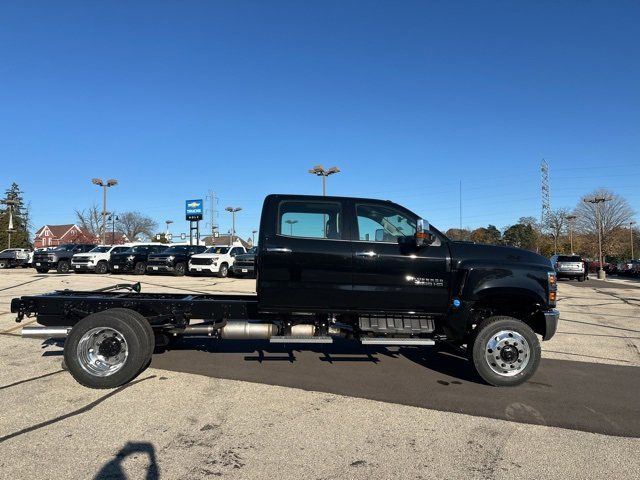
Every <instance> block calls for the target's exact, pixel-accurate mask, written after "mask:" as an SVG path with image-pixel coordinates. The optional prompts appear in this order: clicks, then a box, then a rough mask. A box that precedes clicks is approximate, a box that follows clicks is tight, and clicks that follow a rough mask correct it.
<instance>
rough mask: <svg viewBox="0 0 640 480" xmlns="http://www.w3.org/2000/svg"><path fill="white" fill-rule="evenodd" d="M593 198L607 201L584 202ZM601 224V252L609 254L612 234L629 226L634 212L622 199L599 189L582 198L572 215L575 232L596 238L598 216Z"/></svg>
mask: <svg viewBox="0 0 640 480" xmlns="http://www.w3.org/2000/svg"><path fill="white" fill-rule="evenodd" d="M594 197H603V198H606V199H608V200H607V201H606V202H602V203H597V204H594V203H589V202H587V201H586V200H589V199H592V198H594ZM597 209H599V210H600V219H601V222H602V250H603V251H604V252H605V253H610V250H611V249H610V247H611V242H612V240H613V233H614V232H615V231H616V230H617V229H619V228H621V227H623V226H626V225H628V224H629V221H630V220H631V219H632V218H633V215H634V211H633V209H632V208H631V206H630V205H629V203H628V202H627V200H626V199H625V198H624V197H621V196H620V195H618V194H616V193H613V192H611V191H609V190H607V189H604V188H601V189H599V190H595V191H593V192H591V193H589V194H587V195H585V196H583V197H582V199H581V200H580V203H578V205H577V206H576V209H575V210H574V212H573V214H574V215H575V216H576V223H575V225H576V230H578V231H579V232H581V233H584V234H589V235H593V236H597V234H598V214H597Z"/></svg>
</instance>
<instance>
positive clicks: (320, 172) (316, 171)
mask: <svg viewBox="0 0 640 480" xmlns="http://www.w3.org/2000/svg"><path fill="white" fill-rule="evenodd" d="M309 173H310V174H311V175H317V176H318V177H322V196H323V197H326V196H327V177H328V176H329V175H333V174H335V173H340V169H339V168H338V167H331V168H330V169H328V170H325V169H324V167H323V166H322V165H316V166H315V167H313V168H312V169H311V170H309Z"/></svg>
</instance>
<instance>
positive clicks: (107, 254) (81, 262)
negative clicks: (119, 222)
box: [71, 243, 131, 274]
mask: <svg viewBox="0 0 640 480" xmlns="http://www.w3.org/2000/svg"><path fill="white" fill-rule="evenodd" d="M129 248H131V244H128V243H127V244H124V245H98V246H97V247H95V248H93V249H91V250H89V251H88V252H85V253H76V254H75V255H74V256H73V257H71V270H73V271H74V272H78V273H80V272H96V273H103V274H104V273H107V272H108V271H109V260H110V259H111V254H112V253H120V252H124V251H125V250H128V249H129Z"/></svg>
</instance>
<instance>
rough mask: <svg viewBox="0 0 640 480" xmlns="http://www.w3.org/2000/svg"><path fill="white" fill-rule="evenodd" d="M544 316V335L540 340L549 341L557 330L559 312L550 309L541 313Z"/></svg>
mask: <svg viewBox="0 0 640 480" xmlns="http://www.w3.org/2000/svg"><path fill="white" fill-rule="evenodd" d="M542 314H543V316H544V335H543V336H542V340H550V339H551V338H552V337H553V336H554V335H555V334H556V330H558V320H560V312H559V311H558V310H556V309H555V308H554V309H551V310H545V311H544V312H542Z"/></svg>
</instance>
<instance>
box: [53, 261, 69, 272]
mask: <svg viewBox="0 0 640 480" xmlns="http://www.w3.org/2000/svg"><path fill="white" fill-rule="evenodd" d="M70 269H71V264H70V263H69V261H68V260H60V261H59V262H58V266H57V267H56V270H57V272H58V273H69V270H70Z"/></svg>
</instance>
